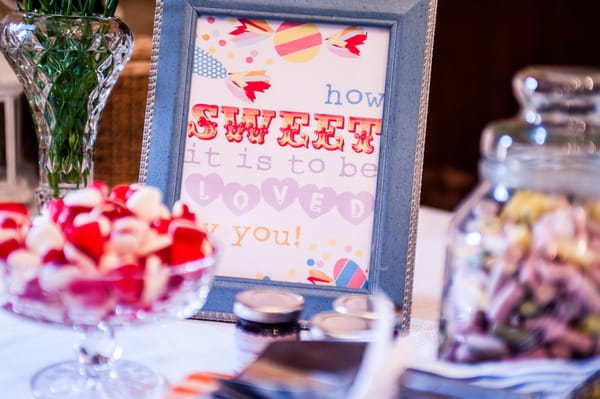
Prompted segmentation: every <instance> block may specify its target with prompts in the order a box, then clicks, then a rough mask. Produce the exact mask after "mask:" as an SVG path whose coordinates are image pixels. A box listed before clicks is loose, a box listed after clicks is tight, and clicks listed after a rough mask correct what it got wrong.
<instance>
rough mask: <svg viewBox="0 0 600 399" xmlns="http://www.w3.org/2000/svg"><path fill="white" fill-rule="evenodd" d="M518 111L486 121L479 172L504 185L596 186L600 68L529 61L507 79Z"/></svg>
mask: <svg viewBox="0 0 600 399" xmlns="http://www.w3.org/2000/svg"><path fill="white" fill-rule="evenodd" d="M513 89H514V93H515V97H516V98H517V99H518V100H519V102H520V105H521V110H520V113H519V115H517V116H515V117H513V118H509V119H504V120H500V121H496V122H493V123H491V124H489V125H488V126H486V127H485V128H484V130H483V134H482V137H481V155H482V156H483V159H482V161H481V162H480V172H481V175H482V177H484V178H485V179H487V180H490V181H493V182H497V183H502V184H504V185H506V186H508V187H522V186H527V187H529V188H532V189H541V190H550V191H553V190H559V191H562V192H564V191H570V192H578V191H581V190H588V191H594V192H596V191H600V189H599V188H598V187H599V186H598V185H597V184H595V183H594V184H592V183H593V182H595V181H596V180H597V176H598V173H600V112H599V111H600V69H594V68H586V67H574V66H531V67H527V68H524V69H523V70H521V71H519V72H518V73H517V74H516V75H515V77H514V79H513Z"/></svg>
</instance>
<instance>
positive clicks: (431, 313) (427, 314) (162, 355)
mask: <svg viewBox="0 0 600 399" xmlns="http://www.w3.org/2000/svg"><path fill="white" fill-rule="evenodd" d="M449 217H450V214H449V213H447V212H443V211H439V210H434V209H430V208H422V209H421V211H420V213H419V227H418V239H417V249H416V264H415V279H414V291H413V312H412V313H413V318H412V325H411V335H414V336H415V339H416V340H417V341H421V342H422V345H419V348H418V350H417V355H418V356H419V357H430V356H432V355H433V347H434V345H433V343H434V340H435V338H434V337H435V331H436V328H437V325H436V321H435V320H436V319H437V317H438V309H439V295H440V292H441V281H442V271H443V259H444V244H445V236H446V226H447V223H448V220H449ZM233 332H234V326H233V325H232V324H226V323H212V322H200V321H168V322H167V321H165V322H162V323H160V324H158V325H147V326H135V327H130V328H126V329H120V330H118V331H117V340H118V342H119V343H120V344H121V346H122V347H123V350H124V353H123V358H125V359H128V360H133V361H138V362H140V363H142V364H144V365H147V366H149V367H152V368H154V369H155V370H157V371H158V372H159V373H161V374H162V375H164V376H165V377H166V378H167V380H168V381H170V382H172V383H176V382H178V381H180V380H181V379H183V378H184V377H185V376H186V375H188V374H189V373H192V372H197V371H211V372H219V373H229V374H231V373H233V371H234V368H235V356H234V334H233ZM76 338H77V336H76V335H75V333H74V332H72V331H71V330H69V329H66V328H60V327H56V326H51V325H40V324H36V323H33V322H29V321H26V320H22V319H20V318H17V317H15V316H13V315H11V314H9V313H8V312H0V397H1V398H7V399H8V398H10V399H29V398H32V395H31V393H30V388H29V380H30V378H31V376H32V375H33V374H34V373H35V372H36V371H38V370H40V369H41V368H43V367H45V366H48V365H50V364H53V363H56V362H57V361H61V360H70V359H69V356H71V355H73V345H74V343H75V342H76ZM73 356H74V355H73Z"/></svg>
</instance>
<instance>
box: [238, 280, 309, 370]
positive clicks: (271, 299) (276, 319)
mask: <svg viewBox="0 0 600 399" xmlns="http://www.w3.org/2000/svg"><path fill="white" fill-rule="evenodd" d="M303 307H304V298H303V297H302V296H301V295H298V294H296V293H293V292H290V291H284V290H280V289H274V288H260V289H253V290H247V291H243V292H240V293H238V294H237V295H236V297H235V302H234V304H233V313H234V314H235V315H236V345H237V365H238V369H241V368H243V367H244V366H245V365H247V364H248V363H250V362H251V361H253V360H254V359H255V358H256V357H257V356H258V355H259V354H260V353H261V352H262V351H263V349H264V348H265V347H266V346H267V345H268V344H269V343H271V342H273V341H282V340H287V341H290V340H299V339H300V324H299V323H298V318H299V316H300V313H301V312H302V308H303Z"/></svg>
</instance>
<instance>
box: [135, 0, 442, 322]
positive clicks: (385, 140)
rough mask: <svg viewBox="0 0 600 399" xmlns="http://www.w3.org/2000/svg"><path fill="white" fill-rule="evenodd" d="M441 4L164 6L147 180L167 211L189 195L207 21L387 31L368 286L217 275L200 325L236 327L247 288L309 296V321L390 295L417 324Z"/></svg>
mask: <svg viewBox="0 0 600 399" xmlns="http://www.w3.org/2000/svg"><path fill="white" fill-rule="evenodd" d="M436 6H437V4H436V0H369V1H364V0H234V1H231V0H157V2H156V14H155V26H154V39H153V51H152V59H151V61H152V63H151V70H150V84H149V92H148V103H147V110H146V123H145V131H144V140H143V148H142V160H141V167H140V182H141V183H144V184H149V185H153V186H156V187H159V188H160V189H161V190H162V191H163V194H164V198H165V202H166V203H167V205H172V204H173V203H174V202H175V201H176V200H177V199H178V196H179V193H180V192H181V191H180V190H181V185H182V182H181V173H182V163H183V156H184V155H183V153H184V149H185V139H186V133H187V132H186V123H187V112H188V110H189V101H190V100H189V92H190V88H189V87H190V80H191V73H192V72H191V66H190V64H191V63H190V61H189V60H190V59H191V57H193V51H194V49H193V46H194V38H195V23H196V21H197V20H198V18H199V16H201V15H205V14H210V15H223V16H233V17H244V18H262V19H272V20H283V19H285V20H292V21H310V22H316V23H328V24H360V25H362V26H373V27H383V28H385V29H387V30H389V48H388V59H387V62H386V65H387V70H386V73H385V74H386V76H385V97H384V103H383V104H384V106H383V118H382V127H381V139H380V140H381V141H380V149H379V158H378V162H379V164H378V171H377V186H376V192H375V200H374V201H375V202H374V216H373V225H372V239H371V254H370V268H369V272H368V273H369V275H368V278H369V286H368V288H367V289H351V288H345V287H336V286H320V285H311V284H302V283H287V282H277V281H264V280H258V279H248V278H236V277H223V276H217V277H216V278H215V282H214V285H213V288H212V290H211V292H210V294H209V297H208V300H207V303H206V305H205V306H204V308H203V310H202V312H200V313H199V314H198V317H199V318H206V319H215V320H229V321H232V320H233V319H234V318H233V317H232V316H231V312H232V306H233V302H234V298H235V295H236V294H237V293H238V292H239V291H242V290H246V289H251V288H258V287H265V286H274V287H279V288H282V289H287V290H292V291H295V292H297V293H300V294H302V295H303V296H304V297H305V301H306V302H305V308H304V312H303V314H302V318H303V319H309V318H310V317H311V316H312V315H313V314H315V313H317V312H320V311H324V310H330V309H331V308H332V301H333V300H335V298H337V297H339V296H340V295H343V294H349V293H362V294H370V293H374V292H375V291H382V292H384V293H385V294H387V296H388V297H389V298H391V299H392V300H393V301H394V302H395V304H396V305H397V307H398V308H399V309H401V315H400V318H399V326H400V328H405V329H406V328H408V327H409V324H410V309H411V301H412V296H411V293H412V283H413V267H414V257H415V241H416V229H417V217H418V208H419V200H420V186H421V173H422V162H423V151H424V142H425V126H426V115H427V105H428V94H429V76H430V70H431V57H432V46H433V32H434V26H435V14H436ZM222 250H226V248H225V249H223V248H222Z"/></svg>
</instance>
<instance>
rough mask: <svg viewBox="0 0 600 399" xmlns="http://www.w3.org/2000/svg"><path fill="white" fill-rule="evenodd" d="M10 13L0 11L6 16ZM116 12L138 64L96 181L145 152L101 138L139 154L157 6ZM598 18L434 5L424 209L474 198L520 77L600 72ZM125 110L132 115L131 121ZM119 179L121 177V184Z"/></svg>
mask: <svg viewBox="0 0 600 399" xmlns="http://www.w3.org/2000/svg"><path fill="white" fill-rule="evenodd" d="M3 1H4V0H3ZM6 11H7V9H6V7H5V6H3V5H1V4H0V14H4V13H5V12H6ZM119 12H120V14H121V16H122V17H123V18H124V20H125V21H126V22H127V23H128V24H129V25H130V27H131V28H132V29H133V31H134V33H135V35H136V39H139V40H138V41H136V56H135V57H134V61H135V62H134V63H131V64H132V65H128V74H126V75H124V76H122V78H121V79H120V81H119V83H118V85H120V87H115V91H114V92H113V95H111V99H110V100H109V104H108V105H107V108H106V110H105V112H104V114H103V119H102V122H101V127H100V130H101V131H100V133H99V136H98V146H99V148H98V150H97V157H98V158H99V159H97V172H96V177H97V178H101V179H103V180H107V181H110V179H111V178H115V179H118V178H127V177H128V176H131V174H132V173H133V174H135V176H136V178H137V166H136V165H137V162H139V151H137V150H136V151H134V152H132V153H131V154H130V156H127V157H125V158H126V160H125V161H123V160H122V158H123V157H122V156H121V157H120V158H119V156H120V155H122V154H121V153H122V148H123V146H122V142H121V141H119V142H117V143H115V142H114V140H112V141H110V140H109V139H111V137H112V135H111V134H104V135H103V134H102V130H111V129H112V130H113V131H114V129H115V126H114V124H115V123H117V122H118V123H121V124H126V125H127V126H126V127H125V128H123V126H120V127H119V129H120V130H121V131H125V130H129V131H131V134H130V136H131V137H127V140H129V141H130V142H131V143H132V144H133V148H134V149H135V148H138V147H136V144H137V143H140V144H139V145H141V134H142V131H143V116H144V108H145V94H146V93H145V88H146V85H147V68H148V62H147V57H148V56H149V38H150V36H151V34H152V26H153V16H154V2H153V0H121V2H120V10H119ZM599 12H600V1H598V0H570V1H566V0H520V1H517V0H501V1H489V0H478V1H475V0H438V13H437V23H436V32H435V43H434V50H433V66H432V73H431V90H430V95H429V113H428V122H427V132H426V146H425V158H424V169H423V184H422V196H421V203H422V204H423V205H427V206H432V207H436V208H440V209H446V210H453V209H455V208H456V206H457V205H458V204H459V203H460V201H461V200H462V199H464V197H465V195H466V194H468V192H470V190H472V189H473V187H474V186H475V184H476V183H477V180H478V175H477V162H478V160H479V136H480V133H481V131H482V129H483V127H484V126H485V125H486V124H487V123H489V122H491V121H493V120H497V119H500V118H506V117H511V116H513V115H515V114H516V113H517V111H518V104H517V103H516V101H515V99H514V97H513V94H512V88H511V79H512V76H513V75H514V73H515V72H516V71H518V70H519V69H521V68H523V67H524V66H526V65H533V64H572V65H589V66H598V67H600V47H599V46H598V37H599V35H598V34H599V33H600V28H598V23H597V18H598V15H600V14H599ZM134 64H135V65H134ZM117 93H120V94H117ZM111 102H112V103H111ZM23 104H24V102H23ZM123 107H128V108H130V109H131V112H130V114H129V115H126V114H123V112H122V111H123V109H124V108H123ZM117 110H118V111H119V112H117ZM111 113H112V114H111ZM24 114H25V116H24V132H23V141H24V146H23V151H24V155H25V158H26V159H30V160H35V159H36V155H35V152H36V149H35V148H36V144H35V134H34V132H33V127H32V126H31V122H30V121H28V120H27V115H26V113H24ZM1 118H2V117H1V116H0V119H1ZM1 129H3V121H2V120H0V131H1ZM102 165H106V167H102ZM111 170H112V171H111ZM115 170H117V172H119V171H120V173H121V175H122V176H123V177H115V173H114V171H115ZM109 171H110V173H109ZM103 173H105V174H104V175H103ZM111 176H112V177H111ZM116 182H118V181H116V180H115V181H114V183H116Z"/></svg>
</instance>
